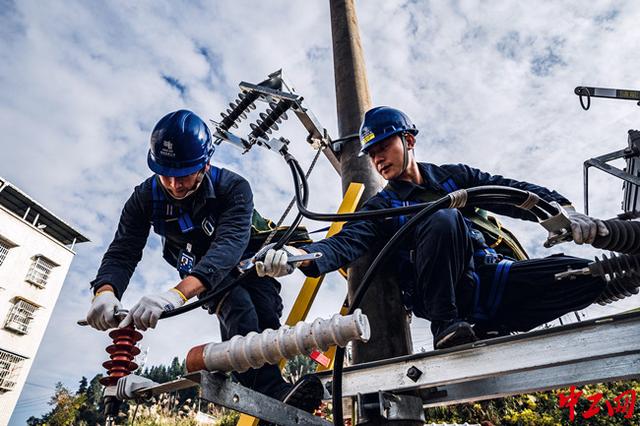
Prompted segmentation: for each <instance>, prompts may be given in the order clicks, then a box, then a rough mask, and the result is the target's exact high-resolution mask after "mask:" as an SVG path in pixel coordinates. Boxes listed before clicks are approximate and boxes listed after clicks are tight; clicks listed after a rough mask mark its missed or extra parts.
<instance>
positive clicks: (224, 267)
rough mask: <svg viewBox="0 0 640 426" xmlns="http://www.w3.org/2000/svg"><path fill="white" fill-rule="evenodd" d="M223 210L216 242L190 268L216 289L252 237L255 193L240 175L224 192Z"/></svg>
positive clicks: (221, 199)
mask: <svg viewBox="0 0 640 426" xmlns="http://www.w3.org/2000/svg"><path fill="white" fill-rule="evenodd" d="M219 200H220V201H221V211H222V213H221V214H220V216H219V217H218V221H217V224H216V231H215V234H214V238H213V241H212V242H211V245H210V246H209V249H208V250H207V252H206V253H205V255H204V256H203V257H202V258H201V259H200V261H198V263H197V264H196V266H195V267H194V268H193V270H192V271H191V275H193V276H195V277H196V278H198V279H199V280H200V281H202V283H203V284H204V285H205V286H206V287H207V288H208V289H215V288H216V286H218V284H220V282H222V280H223V279H224V278H225V277H226V276H227V275H228V274H229V272H230V271H231V270H232V269H233V268H235V267H236V265H237V264H238V262H240V260H241V257H242V254H243V253H244V251H245V249H246V248H247V245H248V244H249V238H250V236H251V217H252V214H253V194H252V192H251V187H250V186H249V183H248V182H247V181H246V180H245V179H243V178H239V179H237V181H235V182H234V183H232V184H231V186H230V187H229V190H228V191H226V192H225V193H223V194H221V195H220V197H219Z"/></svg>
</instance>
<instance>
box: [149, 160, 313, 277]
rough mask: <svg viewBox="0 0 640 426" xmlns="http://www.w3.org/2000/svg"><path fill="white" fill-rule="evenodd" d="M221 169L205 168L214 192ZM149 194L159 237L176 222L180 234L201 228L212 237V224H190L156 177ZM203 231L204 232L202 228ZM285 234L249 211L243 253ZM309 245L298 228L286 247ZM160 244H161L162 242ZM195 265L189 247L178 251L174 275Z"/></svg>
mask: <svg viewBox="0 0 640 426" xmlns="http://www.w3.org/2000/svg"><path fill="white" fill-rule="evenodd" d="M220 174H221V169H219V168H218V167H215V166H211V167H210V168H209V179H210V180H211V184H212V185H213V187H214V188H217V186H218V184H219V181H220ZM151 194H152V203H153V208H152V215H151V223H152V225H153V231H154V232H155V233H156V234H158V235H160V236H161V237H163V238H165V237H166V225H167V223H168V222H172V221H177V222H178V225H179V226H180V231H181V232H182V233H183V234H186V233H188V232H190V231H193V230H194V229H197V228H203V230H204V231H205V233H206V234H207V235H210V236H211V235H213V232H214V228H213V227H214V224H213V223H209V221H205V222H203V224H194V222H193V219H192V218H191V216H190V215H189V212H188V211H186V210H184V209H183V208H182V207H181V206H180V205H179V204H177V203H175V202H174V200H172V199H171V198H170V197H168V196H167V194H166V193H165V191H164V190H163V188H162V186H161V184H160V182H159V181H158V177H157V176H154V178H153V179H152V180H151ZM205 227H206V228H207V229H204V228H205ZM287 230H288V227H287V226H279V227H276V225H275V224H274V223H273V221H271V220H270V219H266V218H263V217H262V216H261V215H260V213H258V211H256V210H255V209H254V210H253V214H252V217H251V237H250V239H249V246H248V247H247V250H246V252H251V253H255V252H256V251H258V250H259V249H260V248H261V247H262V245H263V244H264V242H265V241H266V239H267V238H268V237H269V235H270V234H272V233H273V234H274V237H275V238H279V237H280V236H281V235H282V234H284V233H285V232H286V231H287ZM310 242H312V240H311V238H310V237H309V234H308V233H307V230H306V228H305V227H304V226H299V227H298V228H297V230H296V232H295V233H294V234H293V236H292V238H291V240H290V242H289V243H288V244H290V245H301V244H308V243H310ZM163 243H164V241H163ZM195 262H196V258H195V256H194V255H193V254H191V247H190V244H189V245H187V248H186V249H185V250H181V252H180V254H179V259H178V264H177V265H176V268H177V269H178V272H180V273H181V274H182V273H189V272H190V268H192V267H193V265H194V264H195Z"/></svg>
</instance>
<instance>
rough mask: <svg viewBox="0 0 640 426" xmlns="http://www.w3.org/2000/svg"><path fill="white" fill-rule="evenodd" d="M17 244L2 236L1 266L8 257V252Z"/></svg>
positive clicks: (0, 244) (0, 241) (0, 239)
mask: <svg viewBox="0 0 640 426" xmlns="http://www.w3.org/2000/svg"><path fill="white" fill-rule="evenodd" d="M15 246H16V245H15V244H13V243H11V242H9V241H7V240H5V239H4V238H2V237H0V266H2V262H4V260H5V259H6V258H7V254H9V250H11V249H12V248H14V247H15Z"/></svg>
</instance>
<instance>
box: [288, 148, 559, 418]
mask: <svg viewBox="0 0 640 426" xmlns="http://www.w3.org/2000/svg"><path fill="white" fill-rule="evenodd" d="M285 158H286V160H287V163H288V164H289V167H290V169H291V172H292V175H293V179H294V183H295V188H296V196H297V199H298V200H299V199H300V197H301V195H302V194H300V188H302V189H303V190H304V192H305V194H307V193H308V184H307V182H306V180H305V178H304V174H303V173H302V170H301V168H300V165H299V164H297V161H296V160H295V158H293V157H292V156H290V155H289V156H288V157H285ZM528 194H529V193H528V192H527V191H524V190H521V189H516V188H509V187H492V186H486V187H478V188H471V189H468V190H467V196H468V199H467V202H466V206H481V205H483V204H486V203H492V204H503V205H518V204H522V203H523V202H524V201H526V200H527V199H528V198H529V195H528ZM454 197H455V196H454V195H453V193H452V194H448V195H446V196H444V197H442V198H440V199H439V200H437V201H435V202H432V203H422V204H421V205H414V206H412V207H414V208H419V209H421V210H420V211H419V212H418V213H417V214H415V215H414V216H413V217H412V218H411V219H410V220H408V221H407V223H405V224H404V225H403V226H402V227H401V228H400V229H399V230H398V231H397V232H396V233H395V234H394V235H393V236H392V237H391V239H390V240H389V241H388V242H387V243H386V244H385V245H384V247H383V248H382V249H381V250H380V252H379V253H378V255H377V256H376V257H375V259H374V260H373V262H372V263H371V265H370V266H369V268H368V269H367V271H366V273H365V274H364V276H363V278H362V280H361V282H360V286H359V287H358V289H357V290H356V292H355V294H354V296H353V298H352V301H351V303H350V306H349V310H348V312H347V315H349V314H352V313H353V311H354V310H355V309H356V308H357V307H358V306H359V304H360V303H361V301H362V299H363V298H364V295H365V293H366V291H367V290H368V288H369V285H370V283H371V279H372V277H373V276H374V274H375V272H376V270H377V268H378V267H379V265H381V264H382V262H383V260H384V259H385V258H386V256H387V253H388V252H390V251H391V250H392V249H393V248H394V247H395V245H396V244H397V243H398V242H399V241H401V240H402V239H403V238H404V237H405V235H406V234H407V233H408V231H410V230H411V229H412V228H413V226H414V225H415V224H416V223H417V222H419V221H420V220H422V219H423V218H424V217H427V216H428V215H430V214H433V213H435V212H436V211H438V210H440V209H442V208H447V207H450V206H451V205H452V203H453V202H454V201H455V200H454ZM301 204H302V203H300V202H298V209H299V210H300V213H301V214H302V215H304V216H305V217H308V218H310V219H315V220H320V219H318V218H319V217H322V218H323V220H333V221H335V220H344V217H345V216H351V217H350V218H352V217H353V215H354V214H348V215H347V214H337V215H333V214H332V215H325V214H316V213H313V212H310V211H308V210H307V209H306V208H305V206H302V205H301ZM305 204H306V203H305ZM539 204H540V206H535V207H533V208H532V209H530V211H531V212H532V213H533V214H534V215H536V217H537V218H538V219H539V220H541V219H542V220H543V219H547V218H549V217H550V216H551V215H555V214H557V213H558V211H557V209H556V208H555V207H553V206H552V205H550V204H549V203H547V202H545V201H543V200H540V203H539ZM386 210H391V212H393V213H395V214H398V213H399V210H402V208H396V209H386ZM391 212H389V213H391ZM375 213H377V215H367V218H371V217H380V216H383V215H386V213H387V212H385V213H380V210H376V211H375ZM310 216H315V217H310ZM358 216H360V215H357V214H356V217H357V218H361V217H362V216H360V217H358ZM541 216H542V217H541ZM344 355H345V350H344V348H340V347H338V348H336V353H335V357H334V369H333V374H332V379H331V380H332V403H333V421H334V424H335V425H340V424H343V413H342V371H343V366H344Z"/></svg>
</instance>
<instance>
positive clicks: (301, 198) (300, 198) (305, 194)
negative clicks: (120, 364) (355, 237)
mask: <svg viewBox="0 0 640 426" xmlns="http://www.w3.org/2000/svg"><path fill="white" fill-rule="evenodd" d="M287 155H289V156H290V157H291V158H293V156H291V155H290V154H288V153H286V154H285V158H286V156H287ZM293 160H294V161H295V159H293ZM296 164H297V161H296ZM298 167H300V165H299V164H298ZM296 170H297V169H296ZM300 170H302V169H300ZM301 173H302V176H303V178H304V177H305V174H304V172H302V171H301ZM303 182H304V187H303V190H302V193H301V191H300V188H299V187H298V186H296V203H297V204H298V205H302V206H304V207H305V208H306V205H307V202H308V199H309V186H308V185H307V180H306V178H305V179H303ZM303 217H304V216H303V215H302V213H300V212H299V213H298V214H297V215H296V217H295V219H294V220H293V222H292V223H291V225H290V226H289V229H287V232H285V233H284V234H283V235H282V237H280V239H279V240H278V241H277V242H276V243H275V245H274V247H273V249H274V250H278V249H280V248H282V247H283V246H284V245H285V244H286V243H287V242H288V241H289V239H291V237H292V236H293V234H294V233H295V231H296V229H297V227H298V225H299V224H300V222H301V221H302V219H303ZM254 274H255V269H252V270H251V271H249V272H245V273H242V274H241V275H239V276H237V277H236V278H234V279H233V280H231V281H230V282H228V283H227V284H225V285H224V286H223V287H221V288H219V289H216V291H215V292H211V293H210V294H207V295H206V296H204V297H201V298H200V299H198V300H196V301H195V302H191V303H188V304H186V305H183V306H180V307H178V308H175V309H172V310H170V311H165V312H163V313H162V314H161V315H160V319H165V318H171V317H174V316H177V315H181V314H184V313H186V312H190V311H192V310H194V309H196V308H199V307H201V306H204V305H205V304H207V303H209V302H211V301H213V300H214V299H215V298H217V297H220V296H221V295H222V294H224V292H225V291H227V290H228V289H229V288H231V287H232V286H234V285H236V284H237V283H238V282H240V281H242V280H244V279H247V278H248V277H250V276H251V277H252V276H254Z"/></svg>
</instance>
